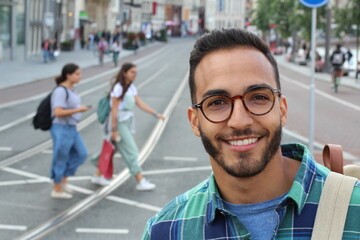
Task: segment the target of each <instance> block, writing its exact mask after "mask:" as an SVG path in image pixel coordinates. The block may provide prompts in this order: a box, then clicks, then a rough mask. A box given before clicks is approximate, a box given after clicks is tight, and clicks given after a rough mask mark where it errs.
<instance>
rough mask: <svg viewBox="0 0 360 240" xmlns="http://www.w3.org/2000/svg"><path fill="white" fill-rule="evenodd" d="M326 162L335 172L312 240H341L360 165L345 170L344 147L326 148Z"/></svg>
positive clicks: (325, 191) (324, 193) (327, 184)
mask: <svg viewBox="0 0 360 240" xmlns="http://www.w3.org/2000/svg"><path fill="white" fill-rule="evenodd" d="M323 161H324V165H325V166H326V167H327V168H329V169H330V170H331V171H332V172H330V173H329V175H328V177H327V178H326V180H325V184H324V187H323V191H322V193H321V196H320V201H319V205H318V209H317V212H316V217H315V223H314V229H313V232H312V236H311V240H322V239H330V240H340V239H342V236H343V231H344V226H345V221H346V216H347V212H348V209H349V203H350V198H351V196H352V192H353V188H354V185H355V184H356V182H357V181H358V179H359V177H360V166H357V165H346V166H344V167H343V153H342V148H341V146H340V145H332V144H327V145H325V147H324V149H323ZM342 174H345V175H342Z"/></svg>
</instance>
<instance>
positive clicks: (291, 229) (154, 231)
mask: <svg viewBox="0 0 360 240" xmlns="http://www.w3.org/2000/svg"><path fill="white" fill-rule="evenodd" d="M189 85H190V91H191V99H192V107H190V108H189V109H188V118H189V122H190V124H191V127H192V130H193V132H194V134H195V135H196V136H199V137H201V140H202V142H203V145H204V147H205V150H206V151H207V153H208V154H209V157H210V163H211V166H212V169H213V173H212V174H211V176H210V177H209V179H207V180H205V181H204V182H202V183H200V184H199V185H198V186H196V187H195V188H193V189H191V190H190V191H188V192H187V193H185V194H182V195H180V196H179V197H177V198H176V199H175V200H173V201H172V202H170V203H169V204H168V205H167V206H166V207H165V208H164V209H163V210H162V211H161V212H160V213H158V214H157V215H156V216H154V217H153V218H151V219H150V220H149V221H148V224H147V226H146V229H145V232H144V235H143V239H157V240H158V239H255V240H269V239H300V238H301V239H311V234H312V230H313V225H314V220H315V216H316V210H317V206H318V202H319V199H320V195H321V191H322V188H323V184H324V180H325V179H326V176H327V174H328V173H329V170H328V169H326V168H324V167H322V166H321V165H318V164H317V163H316V162H315V161H314V159H313V157H312V156H311V153H310V152H309V151H308V149H307V148H306V147H305V146H303V145H301V144H287V145H283V146H281V145H280V141H281V130H282V127H283V126H284V125H285V123H286V120H287V103H286V98H285V97H284V96H283V95H282V94H281V86H280V80H279V73H278V68H277V64H276V61H275V59H274V58H273V56H272V55H271V53H270V51H269V48H268V46H267V45H266V44H265V43H264V42H263V41H262V40H261V39H260V38H258V37H257V36H256V35H254V34H252V33H249V32H246V31H243V30H239V29H223V30H215V31H212V32H211V33H210V34H207V35H205V36H203V37H202V38H200V39H199V40H198V41H197V42H196V44H195V46H194V49H193V51H192V52H191V56H190V76H189ZM359 196H360V186H359V184H357V185H356V187H355V188H354V192H353V197H352V202H351V203H352V204H353V205H352V207H353V209H351V210H350V209H349V214H348V217H347V221H346V225H345V231H344V232H346V234H347V236H349V237H350V238H360V233H359V229H360V221H359V214H360V208H359V204H360V201H359V198H360V197H359ZM329 211H330V210H329Z"/></svg>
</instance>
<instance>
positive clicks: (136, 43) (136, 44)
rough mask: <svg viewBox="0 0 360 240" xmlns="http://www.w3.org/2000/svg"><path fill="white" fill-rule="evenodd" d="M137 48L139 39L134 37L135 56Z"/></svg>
mask: <svg viewBox="0 0 360 240" xmlns="http://www.w3.org/2000/svg"><path fill="white" fill-rule="evenodd" d="M139 47H140V39H139V37H138V36H136V37H135V39H134V54H135V55H136V54H137V51H138V49H139Z"/></svg>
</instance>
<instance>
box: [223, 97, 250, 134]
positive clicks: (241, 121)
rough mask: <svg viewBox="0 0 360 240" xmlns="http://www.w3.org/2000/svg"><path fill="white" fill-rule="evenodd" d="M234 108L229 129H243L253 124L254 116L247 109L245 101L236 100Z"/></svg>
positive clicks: (229, 121)
mask: <svg viewBox="0 0 360 240" xmlns="http://www.w3.org/2000/svg"><path fill="white" fill-rule="evenodd" d="M233 104H234V108H233V111H232V114H231V116H230V118H229V120H228V122H227V124H228V127H230V128H236V129H243V128H246V127H248V126H250V125H252V124H253V122H254V120H253V118H252V114H251V113H250V112H249V111H248V110H247V109H246V108H245V105H244V103H243V101H241V100H240V99H236V100H234V103H233Z"/></svg>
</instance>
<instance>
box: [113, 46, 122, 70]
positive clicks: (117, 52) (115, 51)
mask: <svg viewBox="0 0 360 240" xmlns="http://www.w3.org/2000/svg"><path fill="white" fill-rule="evenodd" d="M111 51H112V52H113V62H114V66H115V67H117V65H118V62H119V55H120V51H121V43H120V40H119V39H116V40H115V41H114V43H113V44H112V45H111Z"/></svg>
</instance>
